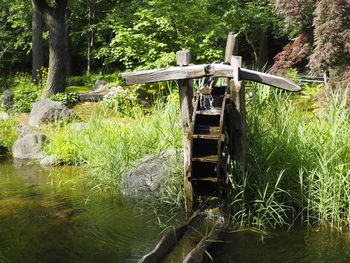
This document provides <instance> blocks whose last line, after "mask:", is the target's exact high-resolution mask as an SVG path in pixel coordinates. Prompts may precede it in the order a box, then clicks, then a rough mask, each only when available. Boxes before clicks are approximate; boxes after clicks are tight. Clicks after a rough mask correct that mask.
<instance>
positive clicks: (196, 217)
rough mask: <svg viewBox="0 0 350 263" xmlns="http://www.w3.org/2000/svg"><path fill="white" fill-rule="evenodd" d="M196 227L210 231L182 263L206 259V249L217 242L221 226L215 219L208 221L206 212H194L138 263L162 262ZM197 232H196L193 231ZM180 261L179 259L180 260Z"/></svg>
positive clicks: (193, 262) (199, 262)
mask: <svg viewBox="0 0 350 263" xmlns="http://www.w3.org/2000/svg"><path fill="white" fill-rule="evenodd" d="M193 225H196V226H197V227H200V226H201V227H203V226H205V227H206V228H207V227H208V226H210V229H209V231H208V233H207V234H205V235H204V237H203V238H201V239H200V241H199V242H198V243H197V245H196V246H195V247H194V248H193V249H192V250H191V251H190V252H189V253H188V254H187V255H186V257H185V258H184V260H183V263H201V262H203V261H204V259H205V258H206V257H207V253H208V249H209V248H210V246H211V244H213V242H212V241H214V240H217V237H218V232H217V231H218V226H219V225H222V223H221V222H218V221H217V219H216V218H211V219H208V218H207V217H206V212H201V213H200V212H199V211H196V212H195V213H194V214H193V215H192V216H191V218H190V219H189V221H188V223H187V224H185V225H182V226H181V227H178V228H176V229H173V230H171V231H169V232H167V233H166V234H165V235H164V236H163V237H162V238H161V240H160V241H159V242H158V244H157V245H156V247H155V248H154V249H153V250H152V251H151V252H150V253H148V254H147V255H145V256H143V257H142V259H140V260H139V261H138V263H157V262H163V261H162V260H164V259H166V258H167V257H168V256H169V254H170V252H172V250H173V249H174V247H175V246H176V245H177V244H178V243H179V241H180V240H181V238H182V237H183V236H184V235H185V234H186V235H188V232H191V231H192V230H193V229H194V228H195V227H194V226H193ZM195 232H197V231H195ZM180 260H181V259H180Z"/></svg>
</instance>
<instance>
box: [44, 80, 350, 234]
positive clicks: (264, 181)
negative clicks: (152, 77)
mask: <svg viewBox="0 0 350 263" xmlns="http://www.w3.org/2000/svg"><path fill="white" fill-rule="evenodd" d="M248 92H249V94H250V96H249V98H248V99H247V125H248V156H247V160H248V167H247V168H248V169H247V171H248V172H247V174H246V175H245V176H244V178H238V177H236V176H235V175H233V176H232V180H233V182H234V191H233V193H232V196H231V197H230V200H229V208H230V211H231V214H230V218H231V220H232V221H233V222H235V223H236V224H238V225H241V226H247V225H248V226H250V227H254V228H259V229H266V228H276V227H286V226H291V225H292V224H293V223H295V222H300V223H302V224H307V225H310V226H321V227H331V228H336V229H339V230H342V229H345V228H348V227H349V224H350V190H349V189H350V162H349V160H350V132H349V129H350V123H349V109H348V108H347V107H346V103H345V99H344V98H343V95H342V93H341V92H338V91H337V92H334V94H333V95H332V97H331V99H330V101H329V103H328V104H327V105H323V106H322V107H321V108H319V109H318V110H312V111H311V110H308V109H307V107H305V105H302V106H300V105H299V104H297V103H296V102H297V101H298V99H300V95H298V94H297V95H295V94H287V93H284V92H281V91H277V90H274V89H269V88H267V87H263V86H260V85H257V86H256V87H254V88H252V89H249V90H248ZM312 103H313V104H314V102H312ZM180 120H181V118H180V114H179V98H178V96H177V95H174V93H171V94H170V95H169V96H168V97H167V100H166V101H164V100H159V101H158V102H156V103H155V105H154V107H153V108H152V110H151V111H150V112H148V113H147V112H145V111H143V110H141V108H138V107H136V108H135V109H134V110H133V112H132V113H131V115H130V116H127V117H125V116H121V115H118V114H117V113H116V112H112V114H111V112H110V110H108V109H106V108H105V107H102V106H101V107H99V109H98V110H97V111H96V112H95V113H94V114H93V115H92V116H91V117H90V119H89V120H88V121H87V123H86V127H85V128H83V129H79V128H77V126H76V125H75V124H67V125H63V126H61V127H56V128H54V129H48V130H47V131H46V133H47V135H48V137H49V144H48V145H47V146H46V147H47V148H46V151H47V152H48V153H50V154H56V155H60V156H62V158H63V160H64V161H65V162H66V163H73V164H75V163H80V164H81V163H83V164H87V165H88V167H89V169H90V170H91V173H90V175H89V177H88V180H89V182H90V183H89V184H90V185H91V186H92V187H94V188H95V189H106V188H117V187H118V183H119V181H120V178H121V177H122V176H123V175H124V174H125V173H126V171H127V170H129V169H130V168H132V167H134V166H136V165H137V160H139V159H140V158H142V157H143V156H145V155H147V154H152V153H158V152H161V151H164V150H167V149H178V152H179V154H180V155H181V152H182V131H181V125H180ZM178 167H179V169H178V170H177V171H175V173H176V175H174V177H172V179H174V180H173V181H172V182H171V183H169V185H168V187H169V189H170V190H171V191H172V192H173V193H174V195H173V196H175V197H174V199H176V207H179V205H180V204H181V202H182V201H183V196H181V195H182V192H181V191H178V189H179V188H180V185H181V181H182V176H181V171H182V164H181V161H180V162H179V165H178ZM162 201H163V202H170V203H171V200H170V199H169V198H168V199H167V198H164V199H163V200H162ZM174 203H175V202H173V204H174Z"/></svg>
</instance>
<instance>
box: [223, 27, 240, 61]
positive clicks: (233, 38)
mask: <svg viewBox="0 0 350 263" xmlns="http://www.w3.org/2000/svg"><path fill="white" fill-rule="evenodd" d="M237 46H238V45H237V34H232V33H231V32H230V33H229V34H228V36H227V42H226V49H225V62H226V63H231V58H232V55H237Z"/></svg>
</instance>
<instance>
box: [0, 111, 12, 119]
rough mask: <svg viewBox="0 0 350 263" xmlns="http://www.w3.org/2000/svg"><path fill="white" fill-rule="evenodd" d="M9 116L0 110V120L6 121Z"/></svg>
mask: <svg viewBox="0 0 350 263" xmlns="http://www.w3.org/2000/svg"><path fill="white" fill-rule="evenodd" d="M9 118H10V116H9V115H8V114H7V113H6V112H0V121H6V120H8V119H9Z"/></svg>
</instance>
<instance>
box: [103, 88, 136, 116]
mask: <svg viewBox="0 0 350 263" xmlns="http://www.w3.org/2000/svg"><path fill="white" fill-rule="evenodd" d="M136 95H137V94H136V93H135V91H134V90H132V88H130V87H126V88H122V87H120V86H118V87H112V88H111V89H110V91H109V93H108V94H106V95H105V96H104V98H103V100H102V101H101V103H102V104H103V105H104V106H106V107H108V108H110V109H115V110H116V111H118V112H120V113H122V114H131V112H132V109H133V107H134V106H135V103H136V98H137V97H136Z"/></svg>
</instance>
